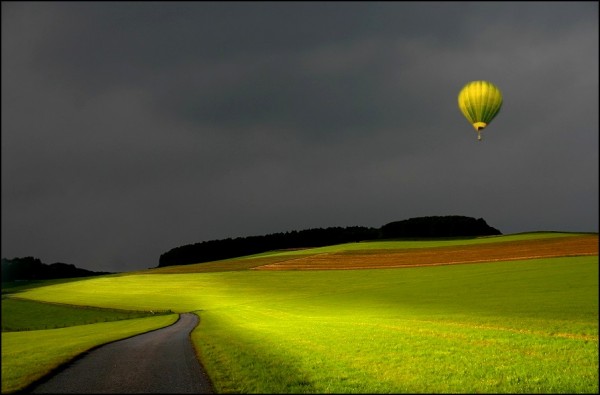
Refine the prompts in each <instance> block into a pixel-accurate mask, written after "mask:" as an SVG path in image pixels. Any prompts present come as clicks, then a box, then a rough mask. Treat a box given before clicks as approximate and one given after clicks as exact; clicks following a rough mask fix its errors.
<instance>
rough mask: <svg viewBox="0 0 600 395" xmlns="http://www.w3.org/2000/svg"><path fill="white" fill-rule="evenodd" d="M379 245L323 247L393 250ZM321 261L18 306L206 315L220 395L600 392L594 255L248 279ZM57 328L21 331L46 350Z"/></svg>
mask: <svg viewBox="0 0 600 395" xmlns="http://www.w3.org/2000/svg"><path fill="white" fill-rule="evenodd" d="M562 236H565V237H572V236H577V235H565V234H554V233H547V234H546V233H539V234H538V233H536V234H524V235H511V236H501V237H494V238H482V239H469V240H463V241H460V240H444V241H440V242H439V243H440V244H436V242H434V241H426V242H419V241H396V242H393V241H390V242H385V243H387V244H386V245H385V247H386V248H387V249H388V250H389V251H394V250H405V249H407V248H414V249H415V251H421V252H422V251H423V250H424V249H430V248H438V247H444V248H446V247H451V246H452V245H466V244H468V245H481V246H487V247H489V245H490V243H491V244H497V243H502V242H508V241H520V240H521V241H522V240H537V239H539V238H556V237H558V238H560V237H562ZM595 237H596V240H597V235H595ZM503 238H504V239H503ZM394 243H395V245H394ZM407 243H408V244H407ZM411 243H419V245H418V246H416V245H415V244H411ZM377 244H378V245H371V244H370V243H352V244H351V246H352V247H348V246H349V245H342V246H334V247H325V248H329V251H326V252H330V253H331V252H332V250H334V252H335V253H345V252H348V249H349V248H350V249H354V250H353V252H354V253H356V252H357V251H359V252H360V251H363V252H364V251H366V250H371V251H378V250H382V249H383V248H382V245H381V244H380V243H377ZM596 245H597V241H596ZM360 248H362V250H361V249H360ZM321 253H323V249H314V250H312V252H311V250H301V251H287V252H273V253H270V254H260V255H258V256H253V257H247V258H243V259H232V260H226V261H220V262H214V263H206V264H198V265H187V266H180V267H167V268H164V269H156V270H151V271H148V272H146V273H141V272H139V273H132V274H130V275H121V276H112V277H97V278H92V279H86V280H81V281H76V282H68V283H63V284H56V285H51V286H47V287H37V288H32V289H30V290H23V291H22V292H20V293H19V296H20V297H23V298H28V299H35V300H44V301H50V302H60V303H71V304H84V305H89V306H97V307H105V308H115V309H129V310H152V309H154V310H169V309H171V310H173V311H175V312H187V311H194V312H196V313H197V314H198V315H199V316H200V317H201V325H200V326H199V327H198V328H196V330H194V332H193V334H192V337H193V341H194V344H195V346H196V347H197V349H198V352H199V355H200V356H201V360H202V362H203V364H204V365H205V367H206V369H207V371H208V373H209V375H210V377H211V379H212V380H213V384H214V386H215V388H216V390H217V391H218V392H222V393H240V392H241V393H423V392H427V393H432V392H434V393H447V392H461V393H464V392H485V393H597V392H598V255H597V249H596V254H595V255H588V256H572V257H560V258H543V259H527V260H509V261H498V262H488V263H485V264H470V265H448V266H425V267H412V268H402V269H364V270H291V271H287V270H277V271H269V270H246V269H248V268H253V267H258V266H260V265H265V264H270V263H273V262H275V261H277V262H282V259H286V257H287V259H295V258H297V257H298V256H304V257H306V256H310V255H311V254H313V255H315V254H321ZM374 255H375V256H376V255H377V254H374ZM251 261H254V263H253V264H249V263H248V262H251ZM194 270H195V271H197V272H194ZM204 270H205V272H203V271H204ZM178 271H179V272H178ZM167 317H168V316H167ZM148 320H150V318H148ZM132 321H133V320H132ZM125 322H127V321H125ZM106 324H112V323H106ZM94 325H104V324H94ZM94 325H87V327H94ZM82 327H86V326H82ZM74 328H75V327H74ZM65 329H68V328H65ZM45 332H50V331H34V332H20V333H19V335H23V336H30V338H29V340H30V342H36V341H38V340H37V339H38V337H39V336H40V335H41V334H42V333H45ZM5 335H11V334H10V333H9V334H6V333H5V334H3V346H2V353H3V373H4V369H5V358H4V356H5V344H4V336H5ZM11 347H13V350H12V351H13V352H15V353H16V354H18V353H19V352H25V351H24V350H19V349H18V345H17V344H13V345H12V346H11ZM3 392H4V374H3Z"/></svg>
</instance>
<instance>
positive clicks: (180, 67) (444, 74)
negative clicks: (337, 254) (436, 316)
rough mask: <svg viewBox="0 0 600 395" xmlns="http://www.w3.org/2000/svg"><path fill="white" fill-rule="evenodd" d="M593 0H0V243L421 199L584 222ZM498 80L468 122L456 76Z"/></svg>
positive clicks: (10, 248)
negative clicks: (493, 104) (485, 108)
mask: <svg viewBox="0 0 600 395" xmlns="http://www.w3.org/2000/svg"><path fill="white" fill-rule="evenodd" d="M598 36H599V34H598V3H597V2H575V1H568V2H530V3H528V2H514V3H512V2H498V3H494V2H456V3H452V2H440V3H436V2H416V3H407V2H397V3H396V2H364V3H363V2H347V3H346V2H329V3H328V2H324V3H321V2H299V3H295V2H263V3H261V2H241V3H236V2H216V3H211V2H181V3H177V2H165V3H161V2H132V3H127V2H114V3H112V2H99V3H93V2H5V1H3V2H2V217H1V218H2V219H1V220H2V257H4V258H9V259H10V258H14V257H24V256H34V257H36V258H39V259H41V260H42V262H45V263H54V262H64V263H70V264H75V265H76V266H78V267H81V268H85V269H89V270H106V271H128V270H136V269H143V268H148V267H155V266H157V265H158V259H159V256H160V254H162V253H164V252H166V251H168V250H170V249H172V248H175V247H178V246H181V245H185V244H192V243H197V242H201V241H205V240H214V239H221V238H227V237H240V236H255V235H263V234H269V233H276V232H285V231H291V230H302V229H309V228H326V227H331V226H342V227H345V226H371V227H380V226H382V225H384V224H386V223H389V222H392V221H398V220H403V219H408V218H412V217H420V216H433V215H465V216H470V217H475V218H483V219H485V220H486V222H487V223H488V224H489V225H490V226H493V227H495V228H497V229H499V230H500V231H501V232H502V233H504V234H510V233H519V232H527V231H540V230H552V231H577V232H579V231H582V232H597V231H598V206H599V202H598V177H599V175H598V163H599V159H598V145H599V142H598V132H599V123H598V105H599V103H598V97H599V92H598V73H599V67H598V57H599V56H598V47H599V44H598ZM479 79H484V80H488V81H491V82H493V83H494V84H496V85H497V86H498V87H499V88H500V90H501V91H502V93H503V96H504V104H503V107H502V110H501V111H500V113H499V114H498V115H497V117H496V118H495V119H494V121H493V122H492V123H491V124H490V125H489V126H488V128H487V129H485V131H484V132H483V134H482V136H483V141H481V142H478V141H477V134H476V133H475V131H474V129H473V127H472V126H471V125H470V124H469V123H468V122H467V120H466V119H465V118H464V117H463V115H462V114H461V113H460V111H459V109H458V106H457V96H458V92H459V91H460V89H461V88H462V87H463V86H464V85H465V84H466V83H467V82H469V81H471V80H479Z"/></svg>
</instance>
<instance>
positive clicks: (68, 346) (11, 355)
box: [2, 283, 178, 393]
mask: <svg viewBox="0 0 600 395" xmlns="http://www.w3.org/2000/svg"><path fill="white" fill-rule="evenodd" d="M72 284H73V283H72ZM177 318H178V316H177V315H176V314H170V315H162V316H157V317H148V318H136V319H129V320H122V321H115V322H103V323H98V324H90V325H78V326H71V327H68V328H60V329H48V330H36V331H25V332H3V333H2V393H9V392H14V391H17V390H21V389H23V388H25V387H26V386H27V385H29V384H30V383H32V382H34V381H35V380H37V379H39V378H41V377H43V376H44V375H45V374H47V373H48V372H50V371H52V370H53V369H55V368H56V367H58V366H59V365H61V364H63V363H65V362H67V361H69V360H71V359H72V358H74V357H75V356H77V355H79V354H81V353H82V352H85V351H87V350H89V349H91V348H93V347H95V346H98V345H101V344H104V343H108V342H111V341H114V340H119V339H122V338H126V337H129V336H133V335H137V334H139V333H143V332H147V331H150V330H153V329H158V328H161V327H163V326H167V325H170V324H172V323H174V322H175V321H176V320H177Z"/></svg>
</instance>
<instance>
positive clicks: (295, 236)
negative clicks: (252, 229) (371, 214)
mask: <svg viewBox="0 0 600 395" xmlns="http://www.w3.org/2000/svg"><path fill="white" fill-rule="evenodd" d="M500 234H502V233H501V232H500V231H499V230H498V229H495V228H493V227H491V226H489V225H488V224H487V223H486V222H485V220H483V218H478V219H475V218H472V217H465V216H460V215H450V216H430V217H417V218H409V219H406V220H402V221H394V222H390V223H388V224H386V225H383V226H382V227H380V228H373V227H364V226H350V227H329V228H312V229H305V230H300V231H295V230H294V231H291V232H281V233H272V234H267V235H263V236H248V237H237V238H227V239H218V240H209V241H203V242H199V243H194V244H187V245H183V246H180V247H176V248H173V249H171V250H169V251H167V252H165V253H163V254H161V255H160V258H159V264H158V267H164V266H172V265H188V264H193V263H202V262H210V261H216V260H221V259H228V258H235V257H239V256H244V255H252V254H258V253H261V252H266V251H272V250H284V249H293V248H311V247H323V246H327V245H334V244H342V243H352V242H359V241H367V240H384V239H398V238H439V237H474V236H490V235H500Z"/></svg>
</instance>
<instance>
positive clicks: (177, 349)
mask: <svg viewBox="0 0 600 395" xmlns="http://www.w3.org/2000/svg"><path fill="white" fill-rule="evenodd" d="M198 322H199V318H198V316H196V315H195V314H191V313H184V314H180V315H179V320H178V321H177V322H176V323H175V324H173V325H170V326H168V327H165V328H162V329H158V330H155V331H152V332H147V333H144V334H141V335H137V336H134V337H130V338H128V339H124V340H119V341H116V342H113V343H109V344H106V345H104V346H101V347H99V348H96V349H94V350H92V351H90V352H88V353H86V354H84V355H83V356H82V357H80V358H77V359H76V360H74V361H73V362H72V363H71V364H69V365H68V366H67V367H66V368H64V369H62V370H61V371H60V372H59V373H57V374H55V375H53V376H51V377H50V378H48V379H47V380H45V381H44V382H42V383H40V384H38V385H37V386H35V387H34V388H32V389H31V393H35V394H48V393H52V394H73V393H77V394H98V393H105V394H109V393H119V394H134V393H138V394H139V393H144V394H150V393H161V394H169V393H177V394H212V393H213V392H214V391H213V388H212V385H211V383H210V380H209V379H208V376H207V375H206V372H205V371H204V369H203V368H202V366H201V365H200V363H199V362H198V360H197V358H196V354H195V352H194V349H193V346H192V343H191V340H190V332H191V331H192V330H193V329H194V328H195V327H196V325H197V324H198Z"/></svg>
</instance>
